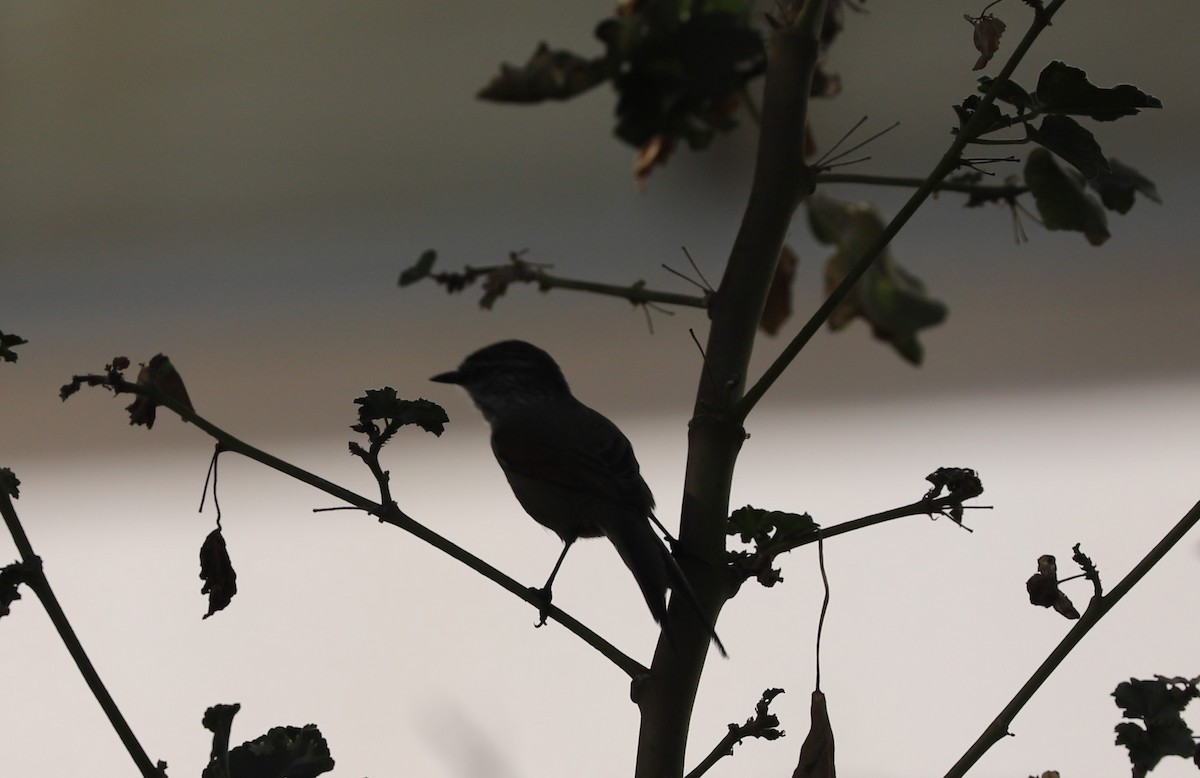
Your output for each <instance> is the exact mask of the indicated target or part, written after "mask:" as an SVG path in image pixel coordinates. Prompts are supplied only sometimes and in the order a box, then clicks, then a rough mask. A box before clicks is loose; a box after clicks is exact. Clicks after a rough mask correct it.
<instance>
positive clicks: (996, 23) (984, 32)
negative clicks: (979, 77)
mask: <svg viewBox="0 0 1200 778" xmlns="http://www.w3.org/2000/svg"><path fill="white" fill-rule="evenodd" d="M963 18H964V19H966V20H967V21H968V22H970V23H971V26H972V27H974V28H975V34H974V35H973V41H974V43H975V49H976V50H977V51H978V52H979V59H978V60H976V61H975V67H974V68H972V70H983V68H984V67H985V66H986V65H987V63H989V62H991V60H992V56H993V55H994V54H995V53H996V51H997V50H998V49H999V48H1000V36H1002V35H1003V34H1004V22H1002V21H1000V20H999V19H997V18H996V17H995V16H992V15H991V14H984V15H983V16H971V15H970V14H963Z"/></svg>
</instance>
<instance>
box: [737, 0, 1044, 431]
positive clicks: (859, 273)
mask: <svg viewBox="0 0 1200 778" xmlns="http://www.w3.org/2000/svg"><path fill="white" fill-rule="evenodd" d="M1065 2H1066V0H1052V2H1051V3H1050V4H1049V5H1047V6H1046V9H1045V12H1044V13H1036V14H1034V20H1033V22H1032V23H1031V24H1030V26H1029V30H1028V32H1026V33H1025V37H1024V38H1022V39H1021V41H1020V43H1018V44H1017V47H1016V48H1015V49H1014V50H1013V53H1012V55H1011V56H1009V58H1008V61H1007V62H1006V63H1005V64H1004V67H1003V68H1002V69H1001V70H1000V74H999V75H998V76H997V77H996V78H995V79H994V80H993V81H992V83H991V86H990V87H989V89H988V90H987V93H986V94H985V95H984V96H983V99H982V100H981V101H980V103H979V105H978V107H977V109H976V112H975V113H974V115H973V116H972V117H971V120H970V121H969V122H967V124H966V126H964V127H962V128H961V129H960V130H959V132H958V134H957V135H955V136H954V141H953V142H952V143H951V144H950V148H948V149H947V150H946V153H945V154H943V155H942V158H941V160H940V161H939V162H938V163H937V165H936V166H934V168H933V171H932V172H930V174H929V176H928V178H926V179H925V180H924V181H923V182H922V183H921V185H920V186H919V187H918V188H917V191H915V192H913V194H912V196H911V197H909V199H908V202H906V203H905V204H904V207H903V208H901V209H900V211H899V212H898V213H897V214H896V216H895V218H893V219H892V220H891V222H889V223H888V225H887V227H885V228H884V230H883V232H882V233H880V235H879V237H878V238H876V240H875V241H874V243H872V244H871V246H870V247H869V248H868V249H867V250H866V251H865V252H864V253H863V255H862V256H861V257H860V258H859V259H858V260H857V261H856V262H855V263H854V265H852V266H851V268H850V270H849V271H848V272H847V273H846V276H845V278H843V279H842V281H841V283H839V284H838V285H837V288H835V289H834V290H833V292H831V293H830V295H829V297H828V298H827V299H826V300H825V302H824V303H822V304H821V307H819V308H818V309H817V311H816V313H814V314H813V315H812V317H811V318H810V319H809V320H808V321H807V322H806V323H805V324H804V326H803V327H802V328H801V329H800V332H799V333H797V335H796V336H795V337H794V338H793V339H792V341H791V342H790V343H788V345H787V346H786V347H784V349H783V352H782V353H780V355H779V356H778V357H776V359H775V361H774V362H772V363H771V365H770V366H769V367H768V368H767V369H766V370H765V371H764V372H763V374H762V376H761V377H760V378H759V379H758V381H757V382H755V384H754V385H753V386H752V387H751V388H750V389H749V390H748V391H747V392H746V394H745V395H744V396H743V397H742V399H741V401H740V402H739V403H738V405H737V408H736V409H735V414H736V415H737V417H738V418H739V419H742V420H745V418H746V416H748V415H749V414H750V411H751V410H753V409H754V406H755V405H757V404H758V401H759V400H761V399H762V398H763V396H764V395H765V394H766V393H767V390H768V389H770V388H771V386H773V385H774V383H775V381H777V380H778V379H779V377H780V376H781V375H783V373H784V371H785V370H786V369H787V368H788V366H789V365H791V363H792V361H793V360H794V359H795V358H796V356H797V355H798V354H799V353H800V351H801V349H803V348H804V347H805V346H806V345H807V344H808V341H810V340H811V339H812V337H813V335H815V334H816V333H817V331H818V330H819V329H820V328H821V327H822V326H823V325H824V324H825V322H826V321H828V319H829V317H830V315H832V314H833V312H834V310H836V309H837V307H838V306H839V305H840V304H841V303H842V301H843V300H845V299H846V297H848V296H849V294H850V292H851V290H853V289H854V285H855V284H857V283H858V280H859V279H860V278H862V277H863V274H865V273H866V272H867V270H868V268H870V267H871V265H872V264H873V263H874V262H875V259H876V258H877V257H878V256H879V255H880V254H881V253H882V252H883V250H884V249H885V248H887V245H888V244H889V243H891V241H892V238H894V237H895V236H896V234H897V233H898V232H900V229H901V228H902V227H904V225H905V224H907V223H908V220H909V219H911V218H912V216H913V214H915V213H916V212H917V209H918V208H920V207H921V206H922V205H923V204H924V203H925V201H926V200H927V199H929V196H930V195H931V194H933V193H934V192H935V191H936V190H937V188H938V187H939V186H940V185H941V184H942V182H943V181H944V180H945V178H946V176H948V175H950V174H951V173H952V172H954V170H956V169H957V168H958V167H959V165H960V164H961V163H962V152H963V149H965V148H966V146H967V144H968V143H970V142H971V141H973V140H975V139H976V138H978V137H979V135H980V134H981V133H982V132H983V131H984V130H986V129H987V127H986V126H985V125H986V122H987V121H988V120H987V117H986V114H987V109H988V108H989V107H991V106H992V104H993V103H995V102H996V96H997V95H998V94H999V93H1000V88H1001V86H1002V85H1003V84H1005V83H1006V82H1007V81H1008V79H1009V77H1010V76H1011V75H1012V73H1013V71H1014V70H1016V68H1017V65H1018V64H1019V63H1020V62H1021V60H1022V59H1023V58H1024V56H1025V54H1026V53H1027V52H1028V51H1029V49H1030V47H1031V46H1033V42H1034V41H1035V40H1037V37H1038V36H1039V35H1040V34H1041V32H1042V30H1044V29H1045V28H1046V27H1047V26H1048V25H1049V24H1050V20H1051V19H1052V18H1053V17H1054V14H1055V13H1056V12H1057V11H1058V9H1059V8H1061V7H1062V5H1063V3H1065Z"/></svg>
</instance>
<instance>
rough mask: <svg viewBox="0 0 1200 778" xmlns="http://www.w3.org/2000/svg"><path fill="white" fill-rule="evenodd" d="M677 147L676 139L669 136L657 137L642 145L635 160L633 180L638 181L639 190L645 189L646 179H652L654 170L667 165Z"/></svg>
mask: <svg viewBox="0 0 1200 778" xmlns="http://www.w3.org/2000/svg"><path fill="white" fill-rule="evenodd" d="M675 145H676V140H675V138H672V137H670V136H667V135H655V136H654V137H653V138H651V139H650V140H648V141H647V142H646V143H644V144H642V147H641V148H640V149H638V153H637V156H636V157H634V159H633V178H634V180H635V181H637V185H638V188H639V189H644V188H645V186H646V179H648V178H650V173H651V172H652V171H653V170H654V168H656V167H660V166H662V165H666V164H667V160H668V159H670V158H671V154H672V152H674V151H675Z"/></svg>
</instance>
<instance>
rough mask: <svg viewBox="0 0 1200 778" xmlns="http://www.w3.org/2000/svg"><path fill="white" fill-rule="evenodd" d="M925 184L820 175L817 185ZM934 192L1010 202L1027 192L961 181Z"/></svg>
mask: <svg viewBox="0 0 1200 778" xmlns="http://www.w3.org/2000/svg"><path fill="white" fill-rule="evenodd" d="M924 183H925V179H924V178H913V177H906V176H876V175H869V174H856V173H820V174H818V175H817V185H818V186H820V185H821V184H864V185H867V186H898V187H903V188H905V189H916V188H917V187H920V186H921V185H922V184H924ZM933 191H935V192H959V193H961V194H967V195H972V196H974V197H977V198H979V199H983V200H1010V199H1014V198H1017V197H1020V196H1021V195H1023V194H1025V193H1026V192H1028V191H1029V187H1027V186H1025V185H1023V184H969V183H965V182H962V181H942V182H941V183H939V184H937V186H935V187H934V190H933Z"/></svg>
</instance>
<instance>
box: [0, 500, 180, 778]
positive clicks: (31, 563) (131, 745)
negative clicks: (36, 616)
mask: <svg viewBox="0 0 1200 778" xmlns="http://www.w3.org/2000/svg"><path fill="white" fill-rule="evenodd" d="M0 514H2V515H3V516H4V523H5V524H7V525H8V531H9V533H10V534H11V535H12V537H13V541H14V542H15V543H16V545H17V551H18V553H20V555H21V561H22V562H23V563H24V568H25V582H26V583H27V584H28V585H29V588H30V589H32V590H33V592H34V594H36V595H37V596H38V599H39V600H40V601H41V603H42V607H43V608H45V609H46V613H47V615H49V616H50V621H51V623H53V624H54V629H55V630H57V631H58V636H59V638H60V639H61V640H62V642H63V645H64V646H66V647H67V652H68V653H70V655H71V658H72V659H74V660H75V666H76V667H78V668H79V674H80V675H82V676H83V680H84V682H85V683H87V686H88V688H89V689H91V691H92V696H94V697H95V698H96V702H98V703H100V708H101V710H103V711H104V715H105V716H107V717H108V721H109V723H110V724H111V725H112V728H113V729H114V730H115V731H116V733H117V737H119V738H120V739H121V743H122V744H124V746H125V750H126V751H128V752H129V756H130V758H132V759H133V763H134V764H135V765H136V766H137V769H138V772H140V773H141V774H142V776H143V778H162V773H161V772H160V771H159V769H158V768H157V767H156V766H155V765H154V763H153V762H151V761H150V757H149V756H147V755H146V751H145V749H143V748H142V744H141V743H139V742H138V739H137V736H136V735H134V734H133V730H132V729H131V728H130V726H129V723H128V722H127V721H126V720H125V716H123V715H122V714H121V709H120V708H118V707H117V703H116V701H115V700H113V698H112V695H111V694H109V693H108V689H107V688H106V687H105V686H104V682H103V681H102V680H100V674H99V673H97V672H96V668H95V666H94V665H93V664H92V660H91V659H90V658H88V655H87V652H86V651H84V649H83V644H82V643H80V642H79V637H78V636H77V635H76V634H75V630H74V629H72V627H71V622H70V621H68V620H67V614H66V613H65V612H64V611H63V609H62V605H60V604H59V602H58V598H57V597H55V596H54V590H53V589H51V588H50V581H49V580H48V579H47V578H46V573H45V571H44V570H43V569H42V560H41V558H40V557H38V555H37V554H35V553H34V551H33V545H32V544H31V543H30V542H29V538H28V537H27V536H26V535H25V529H24V527H22V526H21V520H20V518H19V517H18V516H17V511H16V508H15V507H14V506H13V504H12V499H11V498H10V497H9V495H8V493H7V492H4V491H3V490H0Z"/></svg>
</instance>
